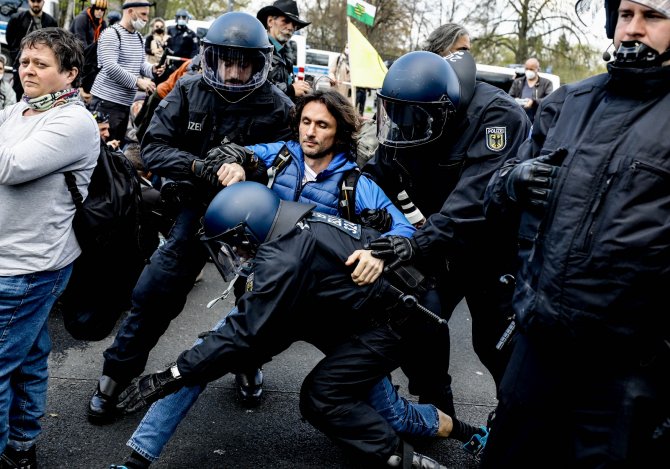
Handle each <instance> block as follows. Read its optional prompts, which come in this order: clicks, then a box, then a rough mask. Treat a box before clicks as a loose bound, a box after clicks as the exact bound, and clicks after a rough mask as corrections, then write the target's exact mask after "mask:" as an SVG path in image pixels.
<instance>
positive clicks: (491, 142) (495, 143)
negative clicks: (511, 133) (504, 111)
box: [486, 127, 507, 151]
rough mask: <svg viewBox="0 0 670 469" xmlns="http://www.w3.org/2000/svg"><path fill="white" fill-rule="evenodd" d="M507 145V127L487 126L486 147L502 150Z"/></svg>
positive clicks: (492, 149)
mask: <svg viewBox="0 0 670 469" xmlns="http://www.w3.org/2000/svg"><path fill="white" fill-rule="evenodd" d="M506 146H507V127H487V128H486V148H488V149H489V150H491V151H502V150H504V149H505V147H506Z"/></svg>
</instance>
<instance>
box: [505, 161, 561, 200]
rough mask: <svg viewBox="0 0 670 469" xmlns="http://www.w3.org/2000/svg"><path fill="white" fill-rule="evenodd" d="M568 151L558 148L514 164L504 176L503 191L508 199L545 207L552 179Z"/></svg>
mask: <svg viewBox="0 0 670 469" xmlns="http://www.w3.org/2000/svg"><path fill="white" fill-rule="evenodd" d="M567 154H568V151H567V150H566V149H565V148H559V149H558V150H556V151H555V152H553V153H550V154H549V155H544V156H539V157H537V158H533V159H531V160H527V161H524V162H523V163H519V164H518V165H516V166H515V167H514V168H513V169H512V170H511V171H510V172H509V174H507V176H506V180H505V191H506V192H507V196H508V197H509V198H510V200H512V201H514V202H517V203H519V204H521V205H524V206H527V207H530V208H533V207H537V208H542V209H544V208H546V206H547V204H548V203H549V198H550V197H551V191H552V189H553V186H554V180H555V178H556V176H557V175H558V171H559V170H560V166H561V164H562V163H563V160H564V159H565V155H567Z"/></svg>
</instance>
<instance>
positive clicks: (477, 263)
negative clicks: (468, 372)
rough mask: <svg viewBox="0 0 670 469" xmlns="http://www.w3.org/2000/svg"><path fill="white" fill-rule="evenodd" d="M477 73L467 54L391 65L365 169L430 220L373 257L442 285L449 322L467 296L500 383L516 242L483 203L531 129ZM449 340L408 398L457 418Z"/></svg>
mask: <svg viewBox="0 0 670 469" xmlns="http://www.w3.org/2000/svg"><path fill="white" fill-rule="evenodd" d="M407 70H412V71H413V73H411V74H410V73H407ZM474 75H475V63H474V61H473V59H472V56H471V55H470V54H469V52H465V51H459V52H456V53H455V54H452V55H449V56H447V57H446V59H445V58H442V57H440V56H439V55H437V54H434V53H432V52H427V51H417V52H410V53H409V54H406V55H404V56H402V57H400V58H399V59H398V60H396V61H395V62H394V63H393V65H391V68H390V69H389V71H388V73H387V75H386V77H385V78H384V82H383V85H382V88H381V91H380V92H379V93H378V97H379V101H378V108H377V121H378V124H377V125H378V138H379V143H380V146H379V148H378V150H377V154H376V155H375V157H373V159H372V160H370V162H368V164H367V165H366V166H365V167H364V168H363V171H364V173H367V174H370V175H371V176H372V177H373V179H374V180H375V181H377V183H378V184H379V185H380V186H381V187H382V189H384V192H386V193H387V194H389V196H391V194H393V195H396V194H401V193H402V194H404V195H405V196H409V198H410V199H411V200H412V201H413V203H414V204H415V206H416V207H417V208H418V210H419V211H420V212H421V213H422V214H423V217H422V218H424V219H425V218H427V219H428V220H427V221H425V222H420V223H417V224H418V225H419V226H420V228H419V230H417V232H416V233H414V235H413V236H412V237H411V238H409V239H408V238H399V237H393V236H391V237H387V238H384V239H380V240H379V241H376V242H375V243H373V246H372V247H373V249H374V250H373V255H377V256H379V257H381V258H384V259H386V261H387V262H389V263H393V262H396V261H398V260H401V261H407V260H409V259H412V260H416V261H417V262H419V265H421V268H422V269H423V270H425V271H427V272H431V273H432V274H433V275H435V276H436V277H438V281H439V285H438V291H439V292H440V300H441V304H442V311H443V314H444V315H445V318H447V319H448V318H449V317H450V316H451V313H452V312H453V309H454V307H456V305H457V304H458V303H459V302H460V301H461V300H462V299H463V298H466V300H467V302H468V307H469V309H470V314H471V315H472V319H473V321H472V326H473V333H472V335H473V345H474V350H475V352H476V353H477V355H478V357H479V358H480V360H481V361H482V363H483V364H484V365H485V366H486V367H487V368H488V370H489V371H490V372H491V374H492V375H493V377H494V379H495V380H496V382H498V381H499V379H500V377H501V376H502V372H503V370H504V367H505V363H506V359H505V356H504V354H501V353H500V352H499V351H497V350H496V348H495V347H496V344H497V343H498V340H499V338H500V337H501V336H502V334H503V332H504V331H505V329H506V328H507V325H508V323H509V320H508V319H507V318H508V316H510V315H511V313H510V310H509V302H510V300H511V292H512V290H511V288H510V287H509V286H507V285H504V284H502V283H501V282H500V281H499V279H500V277H501V276H502V275H504V274H509V273H513V272H514V269H515V255H516V241H515V232H513V231H507V232H501V230H498V229H497V227H496V226H495V225H493V224H491V223H490V222H489V221H487V220H486V219H485V217H484V209H483V205H482V201H483V198H484V191H485V189H486V185H487V183H488V181H489V179H490V177H491V175H492V174H493V173H494V172H495V171H496V170H497V169H498V168H499V167H500V166H501V165H502V163H503V162H504V161H505V160H506V159H507V158H509V157H510V156H513V155H515V154H516V150H517V149H518V147H519V145H520V144H521V142H522V141H523V140H524V139H525V138H526V137H527V136H528V132H529V130H530V122H529V121H528V118H527V117H526V114H525V113H524V112H523V110H521V109H520V108H519V106H517V104H516V103H515V102H514V100H513V99H512V98H510V97H509V96H508V95H507V93H505V92H503V91H502V90H500V89H498V88H496V87H494V86H491V85H488V84H486V83H482V82H477V83H476V84H475V81H474ZM427 333H430V331H427ZM448 341H449V337H448V331H447V330H445V332H444V334H443V337H442V338H441V340H440V339H438V338H436V339H434V340H432V341H426V347H430V346H431V344H432V346H433V347H435V350H434V352H433V353H429V356H435V357H438V356H439V357H442V363H441V366H440V367H435V365H434V362H431V363H426V369H425V371H423V372H422V373H421V372H419V373H416V374H417V375H423V376H425V377H426V378H425V382H423V383H417V382H415V383H412V382H410V392H411V393H412V394H417V395H419V397H420V402H431V403H433V404H435V405H437V407H438V408H440V409H441V410H443V411H444V412H446V413H448V414H450V415H453V412H454V408H453V397H452V394H451V386H450V383H451V378H450V376H449V374H448V366H449V356H448V354H449V347H448V346H445V343H446V344H448V343H449V342H448ZM422 352H423V351H422Z"/></svg>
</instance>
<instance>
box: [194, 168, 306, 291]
mask: <svg viewBox="0 0 670 469" xmlns="http://www.w3.org/2000/svg"><path fill="white" fill-rule="evenodd" d="M314 207H315V205H313V204H302V203H298V202H289V201H285V200H280V199H279V196H278V195H277V194H275V193H274V192H272V190H270V189H269V188H268V187H267V186H265V185H263V184H259V183H257V182H250V181H243V182H238V183H236V184H233V185H231V186H229V187H226V188H225V189H223V190H221V191H220V192H219V193H218V194H217V195H216V197H214V199H213V200H212V201H211V202H210V204H209V206H208V207H207V211H206V212H205V216H204V218H203V235H202V237H201V239H202V241H204V242H205V244H206V245H207V247H208V249H209V251H210V254H211V255H212V259H213V260H214V262H215V264H216V266H217V268H218V269H219V271H220V272H221V274H222V275H223V276H224V278H227V277H228V278H227V281H230V280H231V278H230V275H231V272H234V271H235V270H236V266H237V267H239V266H240V265H241V264H243V261H241V260H240V254H242V253H243V254H244V256H243V257H247V258H248V257H253V256H254V255H255V253H256V250H257V249H258V247H259V246H260V245H261V244H263V243H264V242H267V241H272V240H274V239H276V238H279V237H280V236H282V235H284V234H286V233H288V232H289V231H291V230H292V229H294V228H295V225H296V223H297V222H298V221H299V220H300V219H302V218H303V217H304V216H305V215H306V214H307V213H309V212H310V211H312V209H313V208H314Z"/></svg>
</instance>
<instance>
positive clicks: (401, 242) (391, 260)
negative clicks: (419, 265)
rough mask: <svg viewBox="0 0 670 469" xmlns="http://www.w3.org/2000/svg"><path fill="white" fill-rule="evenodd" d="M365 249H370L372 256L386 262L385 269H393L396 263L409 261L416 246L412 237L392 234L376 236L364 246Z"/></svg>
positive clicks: (414, 253) (416, 248) (416, 249)
mask: <svg viewBox="0 0 670 469" xmlns="http://www.w3.org/2000/svg"><path fill="white" fill-rule="evenodd" d="M365 249H371V250H372V253H371V254H372V255H373V256H374V257H376V258H378V259H384V261H386V262H387V263H388V265H387V267H386V269H393V268H394V267H395V266H396V265H398V264H404V263H407V262H409V261H411V260H412V258H413V257H414V256H415V255H416V253H417V251H418V246H417V245H416V241H414V238H405V237H404V236H395V235H393V236H382V237H380V238H377V239H375V240H374V241H371V242H370V243H369V244H368V245H367V246H365ZM386 269H384V270H386Z"/></svg>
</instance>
